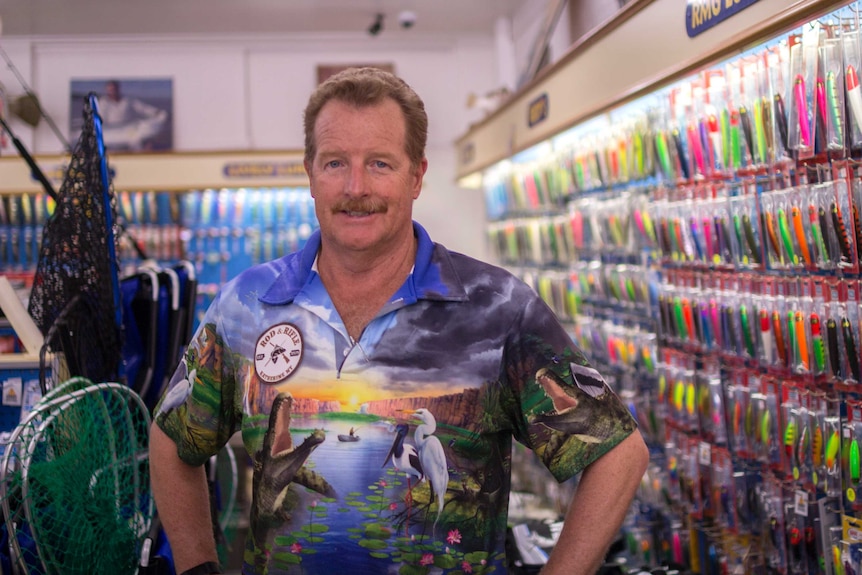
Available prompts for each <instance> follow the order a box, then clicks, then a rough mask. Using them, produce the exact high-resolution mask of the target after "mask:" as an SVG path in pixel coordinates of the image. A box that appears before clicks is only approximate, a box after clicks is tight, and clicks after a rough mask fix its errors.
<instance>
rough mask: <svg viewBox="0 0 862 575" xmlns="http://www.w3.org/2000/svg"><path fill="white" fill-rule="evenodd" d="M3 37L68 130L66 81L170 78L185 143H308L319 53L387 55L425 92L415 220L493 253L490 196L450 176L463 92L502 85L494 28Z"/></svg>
mask: <svg viewBox="0 0 862 575" xmlns="http://www.w3.org/2000/svg"><path fill="white" fill-rule="evenodd" d="M2 46H3V48H4V50H5V51H6V52H7V53H8V54H9V56H10V58H11V59H12V61H13V63H14V65H15V67H16V68H17V69H18V70H19V71H20V73H21V74H22V76H23V77H24V79H25V81H26V82H27V83H28V84H29V85H30V86H31V87H32V88H33V91H34V92H35V93H36V94H37V95H38V96H39V98H40V101H41V103H42V107H43V108H44V109H45V111H46V112H47V114H48V115H49V116H50V117H51V118H52V119H53V120H54V121H55V123H56V124H57V125H58V126H59V127H60V128H61V130H63V131H64V132H66V131H67V130H68V126H69V107H70V104H69V83H70V80H72V79H88V78H90V79H95V78H108V77H117V78H146V77H169V78H172V79H173V95H174V148H175V149H176V150H178V151H187V150H195V151H200V150H246V149H250V150H267V149H290V150H299V149H302V147H303V130H302V110H303V108H304V106H305V102H306V100H307V98H308V95H309V94H310V92H311V91H312V90H313V89H314V87H315V85H316V66H317V65H318V64H349V63H388V62H391V63H393V64H394V65H395V70H396V72H397V73H398V74H399V75H401V76H402V77H404V79H405V80H406V81H407V82H408V83H409V84H411V86H413V88H414V89H415V90H416V91H417V92H418V93H419V95H420V96H421V97H422V98H423V99H424V101H425V104H426V109H427V111H428V115H429V120H430V129H429V142H428V150H427V154H428V159H429V164H430V165H429V172H428V175H427V177H426V184H425V190H424V191H423V193H422V195H421V196H420V199H419V200H418V202H417V204H416V219H417V220H418V221H420V222H421V223H423V224H424V225H426V227H427V228H428V230H429V232H430V233H431V234H432V237H434V238H435V239H437V241H440V242H441V243H444V244H445V245H446V246H447V247H449V248H451V249H454V250H457V251H461V252H464V253H467V254H469V255H473V256H475V257H480V258H483V259H484V258H485V256H486V253H487V246H486V243H485V216H484V205H483V198H482V196H481V192H480V191H475V190H463V189H460V188H458V187H457V185H456V184H455V177H454V174H455V148H454V141H455V140H456V139H457V138H458V137H459V136H461V135H462V134H463V133H465V132H466V131H467V129H468V127H469V126H470V124H471V123H473V122H476V121H477V120H479V119H481V112H480V111H478V110H469V109H468V108H467V107H466V101H467V95H468V94H469V93H471V92H473V93H477V94H483V93H486V92H488V91H490V90H493V89H494V88H496V87H498V86H499V81H498V78H497V77H496V76H497V74H496V71H497V69H498V67H497V64H496V61H495V58H496V50H495V43H494V38H493V36H492V34H491V33H490V32H489V34H488V36H487V37H478V38H477V37H472V38H464V39H456V40H455V41H452V40H451V39H445V40H441V39H435V38H430V37H422V36H416V37H415V38H413V39H411V41H410V42H404V41H395V40H393V41H387V40H386V39H384V38H380V37H378V38H370V37H368V36H366V35H364V34H363V35H358V34H357V35H355V34H350V35H338V36H332V37H320V36H297V35H294V36H290V37H284V36H278V37H275V36H273V37H264V36H254V37H237V36H231V37H212V36H207V37H178V36H170V37H134V38H125V37H99V38H88V39H86V40H80V39H77V38H71V37H70V38H62V37H59V38H58V37H51V38H28V39H21V38H18V39H9V40H6V39H4V40H3V44H2ZM0 82H2V84H4V85H5V87H6V91H7V92H8V93H9V94H10V95H13V96H14V95H16V94H20V93H22V92H23V88H21V87H20V83H19V82H18V81H17V80H16V79H15V77H14V76H13V75H11V72H10V71H9V70H8V69H0ZM11 124H12V128H13V130H14V131H15V132H16V133H17V134H18V135H19V137H20V139H21V140H22V142H23V143H24V145H25V146H26V147H27V149H28V150H30V151H31V152H32V153H35V154H51V153H59V152H61V151H62V143H61V142H60V141H59V140H58V138H57V137H56V136H55V135H54V133H53V132H52V131H51V130H50V128H49V127H48V125H47V124H46V123H45V122H43V123H42V124H40V125H39V127H38V128H37V129H36V130H35V131H33V130H30V129H29V128H28V127H27V126H26V125H24V124H22V123H21V122H15V121H13V122H11ZM76 137H77V135H72V137H70V138H69V139H70V140H72V141H73V142H74V140H75V138H76ZM0 152H2V153H4V154H7V153H10V152H11V153H14V150H12V149H11V148H9V147H7V148H5V149H2V150H0Z"/></svg>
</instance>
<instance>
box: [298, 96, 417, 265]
mask: <svg viewBox="0 0 862 575" xmlns="http://www.w3.org/2000/svg"><path fill="white" fill-rule="evenodd" d="M314 135H315V141H316V144H317V151H316V155H315V157H314V158H313V159H312V160H311V163H310V164H309V163H308V162H306V165H305V168H306V171H307V172H308V175H309V178H310V181H311V195H312V196H314V199H315V211H316V213H317V219H318V221H319V222H320V231H321V236H322V240H323V242H324V249H326V248H327V246H328V247H329V248H332V249H337V250H343V251H347V252H351V251H353V252H364V253H369V254H380V253H386V252H387V251H388V250H390V249H392V247H393V246H396V245H398V242H403V241H405V238H406V237H409V236H410V235H412V233H413V232H412V214H413V201H414V200H415V199H416V198H417V197H419V192H420V191H421V189H422V178H423V176H424V174H425V170H426V168H427V166H428V163H427V161H426V160H424V159H423V160H422V163H421V164H420V165H419V166H418V167H413V166H411V164H410V159H409V158H408V156H407V152H406V151H405V146H404V144H405V137H406V125H405V121H404V115H403V113H402V112H401V108H400V107H399V106H398V104H396V103H395V102H394V101H393V100H390V99H387V100H385V101H384V102H382V103H381V104H377V105H374V106H365V107H362V108H356V107H354V106H352V105H349V104H346V103H344V102H341V101H339V100H331V101H329V102H327V103H326V104H325V105H324V106H323V108H322V109H321V111H320V114H319V115H318V117H317V121H316V123H315V126H314ZM408 234H409V235H408Z"/></svg>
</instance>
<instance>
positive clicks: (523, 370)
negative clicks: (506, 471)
mask: <svg viewBox="0 0 862 575" xmlns="http://www.w3.org/2000/svg"><path fill="white" fill-rule="evenodd" d="M504 363H505V365H504V378H505V380H506V384H507V385H508V386H509V388H510V390H511V392H512V393H513V394H514V395H515V396H516V397H517V398H518V401H516V402H514V404H515V405H518V407H519V410H520V411H519V412H518V413H513V414H510V417H512V418H513V420H514V421H513V428H514V429H515V437H516V438H517V439H518V440H519V441H520V442H521V443H523V444H524V445H526V446H527V447H529V448H530V449H532V450H533V451H534V452H535V453H536V455H538V457H539V459H540V460H541V461H542V462H543V464H544V465H545V466H546V467H547V468H548V470H549V471H550V472H551V473H552V474H553V475H554V477H555V478H556V479H557V480H558V481H565V480H566V479H569V478H571V477H573V476H574V475H576V474H577V473H579V472H580V471H582V470H583V469H584V468H585V467H586V466H588V465H589V464H590V463H592V462H593V461H595V460H596V459H598V458H599V457H601V456H602V455H604V454H605V453H607V452H608V451H609V450H610V449H611V448H612V447H614V446H615V445H617V444H618V443H620V442H621V441H622V440H623V439H625V438H626V437H627V436H628V435H630V434H631V433H632V432H634V431H635V429H637V424H636V422H635V420H634V418H633V417H632V415H631V413H630V412H629V410H628V409H627V408H626V406H625V405H624V404H623V402H622V401H621V400H620V398H619V396H618V395H617V394H616V393H615V392H614V391H613V390H612V389H611V388H610V386H608V384H607V383H606V382H605V379H604V377H602V375H601V374H600V373H599V372H598V371H596V370H595V369H594V368H593V367H592V366H590V364H589V362H587V360H586V358H585V357H584V355H583V353H582V352H581V351H580V350H579V349H577V347H576V346H575V344H574V342H573V341H572V338H571V337H570V336H569V334H568V333H567V332H566V330H565V329H564V328H563V326H562V325H561V324H560V323H559V321H558V320H557V318H556V316H555V315H554V313H553V311H552V310H551V309H550V308H548V306H547V305H545V303H544V302H543V301H542V300H541V299H539V298H538V297H536V298H533V299H532V300H531V301H530V302H529V303H528V304H527V305H526V306H525V308H524V310H523V313H522V314H521V317H520V319H519V321H518V322H517V324H516V327H515V328H514V329H512V331H511V333H510V335H509V336H508V338H507V343H506V349H505V352H504Z"/></svg>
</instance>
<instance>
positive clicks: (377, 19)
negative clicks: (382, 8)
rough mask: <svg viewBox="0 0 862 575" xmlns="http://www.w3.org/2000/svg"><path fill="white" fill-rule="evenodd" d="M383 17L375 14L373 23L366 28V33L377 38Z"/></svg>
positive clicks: (380, 14)
mask: <svg viewBox="0 0 862 575" xmlns="http://www.w3.org/2000/svg"><path fill="white" fill-rule="evenodd" d="M384 18H385V15H384V14H382V13H378V14H375V16H374V21H373V22H371V26H369V27H368V33H369V34H371V35H372V36H377V35H378V34H380V32H381V31H382V30H383V19H384Z"/></svg>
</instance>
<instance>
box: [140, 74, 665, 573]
mask: <svg viewBox="0 0 862 575" xmlns="http://www.w3.org/2000/svg"><path fill="white" fill-rule="evenodd" d="M426 139H427V117H426V114H425V110H424V105H423V103H422V101H421V100H420V99H419V97H418V96H417V95H416V94H415V93H414V92H413V90H412V89H411V88H409V87H408V86H407V85H406V84H405V83H404V82H403V81H401V80H400V79H398V78H396V77H395V76H393V75H391V74H388V73H385V72H382V71H379V70H375V69H370V68H364V69H358V70H357V69H353V70H348V71H346V72H342V73H340V74H338V75H336V76H334V77H332V78H330V79H329V80H328V81H327V82H325V83H324V84H322V85H321V86H320V87H318V89H317V90H316V91H315V93H314V94H313V95H312V96H311V98H310V101H309V104H308V106H307V108H306V110H305V140H306V141H305V148H306V151H305V169H306V171H307V172H308V176H309V178H310V187H311V194H312V196H313V197H314V199H315V210H316V214H317V218H318V220H319V222H320V230H319V232H317V233H315V234H314V235H313V236H312V237H311V239H310V240H309V241H308V244H307V245H306V247H305V248H304V249H303V250H302V251H301V252H299V253H295V254H292V255H289V256H287V257H285V258H282V259H280V260H276V261H273V262H270V263H267V264H264V265H261V266H257V267H254V268H251V269H249V270H247V271H246V272H244V273H242V274H240V275H239V276H238V277H237V278H236V279H234V280H233V281H231V282H229V283H227V284H226V285H224V286H223V288H222V289H221V291H220V293H219V295H218V296H217V297H216V299H215V301H214V302H213V304H212V305H211V307H210V308H209V310H208V311H207V314H206V317H205V318H204V319H203V321H202V322H201V326H200V328H199V329H198V331H197V333H196V335H195V337H194V338H193V340H192V342H191V345H190V346H189V351H188V353H187V354H186V357H185V359H184V365H182V366H181V367H180V368H179V369H178V371H177V373H176V374H175V375H174V377H173V381H176V382H181V381H182V380H187V379H194V381H192V382H190V385H188V384H185V385H184V386H183V387H181V389H182V390H183V391H182V395H183V397H184V398H185V399H184V401H182V402H181V403H180V402H178V401H177V398H176V397H174V399H173V401H171V403H170V407H169V408H165V403H167V402H164V401H163V403H162V406H161V407H160V408H158V409H157V412H156V417H155V423H154V425H153V429H152V437H151V443H150V446H151V447H150V457H151V466H152V476H153V486H154V491H155V495H156V503H157V508H158V511H159V515H160V517H161V519H162V522H163V523H164V525H165V529H166V532H167V534H168V538H169V541H170V543H171V548H172V551H173V554H174V558H175V562H176V567H177V572H178V573H183V572H184V571H186V570H189V569H191V570H190V571H187V572H188V573H194V574H195V575H197V574H198V573H206V572H209V570H210V569H212V568H214V567H215V565H214V564H212V563H211V562H213V561H215V559H216V551H215V546H214V543H213V539H212V535H211V533H212V530H211V524H210V522H209V521H210V520H209V507H208V502H207V493H206V487H205V477H204V473H203V471H202V469H201V468H200V465H201V464H202V463H203V462H204V461H206V459H207V458H208V457H209V456H211V455H212V454H214V453H216V452H217V451H218V450H219V449H220V448H221V447H222V446H223V445H224V443H225V442H226V441H227V440H228V439H229V438H230V437H231V435H233V434H234V433H235V432H236V431H237V430H241V431H242V435H243V440H244V442H245V445H246V447H247V449H248V450H249V453H250V454H252V459H253V461H254V472H253V480H252V483H253V496H252V509H251V525H250V529H249V534H248V538H247V543H246V553H245V556H244V559H245V564H244V571H243V572H244V573H304V574H307V575H313V574H328V573H346V572H349V573H351V574H357V575H359V574H377V573H431V572H435V573H445V572H450V571H458V572H473V573H481V572H487V571H488V570H490V569H491V568H494V572H495V573H505V572H506V560H505V552H504V541H505V532H506V519H507V504H508V495H509V486H510V481H509V471H510V467H509V466H510V462H511V459H510V452H511V451H510V450H511V440H512V438H513V437H515V438H516V439H518V440H519V441H521V442H523V443H525V444H526V445H527V446H529V447H531V448H532V449H533V450H534V451H535V452H536V453H537V454H538V455H539V456H540V457H541V458H542V460H543V461H544V462H545V464H546V465H547V466H548V467H549V469H550V470H551V471H552V472H553V473H554V475H555V476H556V477H557V478H558V479H559V480H564V479H567V478H569V477H571V476H573V475H575V474H576V473H578V472H580V471H581V470H582V469H583V474H582V477H581V479H580V482H579V487H578V489H577V493H576V496H575V498H574V500H573V501H572V503H571V505H570V508H569V511H568V514H567V520H566V522H565V527H564V529H563V531H562V534H561V536H560V539H559V542H558V543H557V545H556V548H555V550H554V551H553V553H552V554H551V557H550V560H549V562H548V564H547V565H546V566H545V568H544V570H543V573H545V574H547V575H554V574H561V573H565V574H567V575H570V574H578V573H592V572H594V571H595V570H596V569H597V568H598V566H599V565H600V564H601V562H602V560H603V558H604V555H605V552H606V549H607V546H608V545H609V543H610V542H611V541H612V540H613V538H614V537H615V535H616V533H617V530H618V529H619V526H620V524H621V522H622V520H623V518H624V515H625V513H626V511H627V510H628V508H629V505H630V502H631V500H632V497H633V496H634V493H635V490H636V488H637V486H638V484H639V482H640V479H641V477H642V475H643V472H644V470H645V468H646V464H647V460H648V454H647V451H646V448H645V445H644V443H643V440H642V439H641V437H640V434H639V433H637V432H635V424H634V422H633V420H632V418H631V416H630V415H629V413H628V411H627V410H626V408H625V407H624V406H623V405H622V404H621V402H620V401H619V399H618V398H617V396H616V395H615V394H614V393H613V392H612V391H611V390H610V389H609V388H608V387H607V386H606V385H605V383H604V380H603V379H602V378H601V376H600V375H599V374H598V373H597V372H595V370H593V369H592V368H590V367H589V366H588V365H587V362H586V360H585V358H584V357H583V355H582V354H581V352H580V351H579V350H577V349H576V348H575V347H574V346H573V344H572V341H571V339H570V337H569V336H568V335H567V334H566V331H565V330H564V329H563V328H562V327H561V326H560V325H559V323H558V322H557V320H556V318H555V317H554V315H553V312H551V311H550V309H549V308H548V307H547V306H546V305H545V304H544V303H543V302H542V301H541V300H540V299H539V298H538V297H537V296H536V294H535V293H534V292H533V291H532V290H531V289H530V288H529V287H528V286H527V285H526V284H524V283H523V282H520V281H519V280H517V279H516V278H514V277H513V276H512V275H510V274H509V273H507V272H505V271H504V270H501V269H499V268H496V267H493V266H490V265H488V264H484V263H481V262H478V261H476V260H473V259H471V258H468V257H465V256H463V255H460V254H456V253H453V252H449V251H447V250H446V249H445V248H444V247H442V246H440V245H438V244H435V243H433V242H432V241H431V240H430V239H429V237H428V235H427V233H426V232H425V230H424V229H422V227H421V226H419V225H418V224H416V223H415V222H413V221H412V205H413V201H414V200H415V199H416V198H417V197H418V196H419V193H420V191H421V189H422V180H423V177H424V175H425V171H426V169H427V166H428V162H427V160H426V158H425V142H426ZM189 374H192V375H191V377H189ZM172 383H173V382H172ZM169 393H170V391H169ZM173 395H174V396H176V395H177V394H176V393H175V394H173ZM183 397H181V398H179V399H180V400H182V399H183ZM360 421H361V422H363V428H364V429H365V430H366V432H365V434H364V435H363V440H362V441H361V442H356V443H340V442H338V441H337V439H334V438H335V436H336V435H337V434H338V433H339V432H340V433H344V431H345V430H346V429H347V428H348V427H350V426H352V425H355V424H356V423H357V422H360ZM444 446H445V447H444ZM387 452H388V454H387ZM199 565H203V566H202V567H195V566H199Z"/></svg>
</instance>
